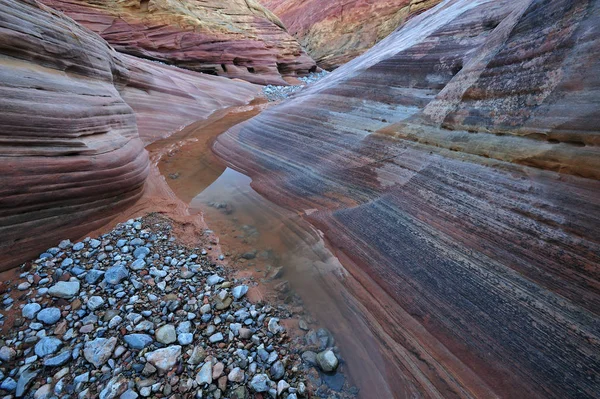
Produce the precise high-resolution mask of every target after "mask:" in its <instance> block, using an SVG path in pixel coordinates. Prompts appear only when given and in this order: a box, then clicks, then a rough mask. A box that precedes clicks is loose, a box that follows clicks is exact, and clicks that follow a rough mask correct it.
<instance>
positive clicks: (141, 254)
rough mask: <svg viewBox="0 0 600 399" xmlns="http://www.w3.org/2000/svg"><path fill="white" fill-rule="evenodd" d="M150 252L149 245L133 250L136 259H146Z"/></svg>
mask: <svg viewBox="0 0 600 399" xmlns="http://www.w3.org/2000/svg"><path fill="white" fill-rule="evenodd" d="M149 253H150V249H148V248H147V247H138V248H136V249H135V251H133V257H134V258H136V259H144V258H145V257H146V256H147V255H148V254H149Z"/></svg>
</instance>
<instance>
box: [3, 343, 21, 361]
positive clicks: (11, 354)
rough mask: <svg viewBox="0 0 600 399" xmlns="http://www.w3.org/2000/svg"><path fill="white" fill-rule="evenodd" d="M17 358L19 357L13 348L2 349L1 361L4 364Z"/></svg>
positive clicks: (4, 347)
mask: <svg viewBox="0 0 600 399" xmlns="http://www.w3.org/2000/svg"><path fill="white" fill-rule="evenodd" d="M15 356H17V352H16V351H15V350H14V349H13V348H9V347H8V346H3V347H2V348H0V360H2V361H3V362H10V361H11V360H13V359H14V358H15Z"/></svg>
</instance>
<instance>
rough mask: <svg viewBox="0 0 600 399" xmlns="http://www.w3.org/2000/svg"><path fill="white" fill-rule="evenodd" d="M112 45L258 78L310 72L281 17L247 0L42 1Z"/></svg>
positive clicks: (270, 80)
mask: <svg viewBox="0 0 600 399" xmlns="http://www.w3.org/2000/svg"><path fill="white" fill-rule="evenodd" d="M43 2H44V3H46V4H47V5H49V6H51V7H53V8H55V9H57V10H60V11H61V12H64V13H65V14H67V15H68V16H70V17H72V18H73V19H74V20H76V21H77V22H79V23H81V24H82V25H84V26H86V27H88V28H90V29H91V30H93V31H94V32H96V33H98V34H100V35H101V36H102V37H103V38H104V39H105V40H106V41H107V42H109V43H110V44H111V45H112V46H114V47H115V48H116V49H117V50H118V51H120V52H123V53H127V54H132V55H135V56H138V57H142V58H149V59H153V60H158V61H162V62H165V63H168V64H172V65H176V66H180V67H183V68H186V69H190V70H194V71H198V72H205V73H209V74H213V75H220V76H227V77H230V78H240V79H244V80H247V81H249V82H253V83H258V84H286V82H285V81H284V80H283V77H293V76H302V75H305V74H307V73H308V72H311V71H314V70H316V66H315V62H314V61H313V60H312V59H311V58H310V57H309V56H307V55H306V53H304V51H303V50H302V48H301V47H300V45H299V44H298V42H297V41H296V39H294V38H293V37H292V36H290V35H289V34H288V33H287V32H286V31H285V29H284V27H283V25H282V23H281V21H280V20H279V19H278V18H277V17H276V16H275V15H273V14H272V13H271V12H269V11H268V10H267V9H265V8H264V7H262V6H261V5H260V4H258V3H256V2H255V1H254V0H228V1H225V2H223V1H216V0H210V1H184V0H110V1H102V2H97V1H89V0H43Z"/></svg>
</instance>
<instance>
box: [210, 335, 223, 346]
mask: <svg viewBox="0 0 600 399" xmlns="http://www.w3.org/2000/svg"><path fill="white" fill-rule="evenodd" d="M208 340H209V341H210V342H211V343H213V344H214V343H217V342H221V341H223V334H221V333H220V332H219V333H216V334H213V335H211V336H210V337H209V338H208Z"/></svg>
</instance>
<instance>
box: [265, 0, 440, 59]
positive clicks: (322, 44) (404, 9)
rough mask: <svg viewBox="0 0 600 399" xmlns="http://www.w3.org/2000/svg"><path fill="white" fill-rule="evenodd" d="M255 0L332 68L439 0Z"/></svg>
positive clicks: (315, 55) (363, 50)
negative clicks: (279, 19)
mask: <svg viewBox="0 0 600 399" xmlns="http://www.w3.org/2000/svg"><path fill="white" fill-rule="evenodd" d="M259 1H260V3H261V4H263V5H264V6H265V7H267V8H268V9H270V10H271V11H273V12H274V13H275V14H276V15H277V16H278V17H279V18H281V20H282V21H283V23H284V24H285V26H286V28H287V29H288V31H289V32H290V33H291V34H292V35H293V36H294V37H296V38H297V39H298V40H299V41H300V43H301V44H302V46H303V47H304V49H305V50H306V51H307V52H308V54H309V55H310V56H311V57H313V58H314V59H315V60H316V61H317V63H318V64H319V66H322V67H323V68H326V69H333V68H337V67H338V66H340V65H342V64H344V63H346V62H348V61H350V60H351V59H353V58H355V57H357V56H359V55H361V54H362V53H364V52H365V51H367V50H368V49H369V48H371V47H372V46H373V45H374V44H375V43H377V42H379V41H380V40H382V39H383V38H385V37H386V36H387V35H389V34H390V33H392V32H393V31H394V30H395V29H396V28H398V27H399V26H401V25H402V24H404V23H405V22H406V21H407V20H408V19H409V18H410V17H412V16H414V15H417V14H419V13H421V12H423V11H425V10H428V9H430V8H431V7H433V6H435V5H437V4H438V3H440V1H441V0H378V1H372V0H328V1H323V0H259Z"/></svg>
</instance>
